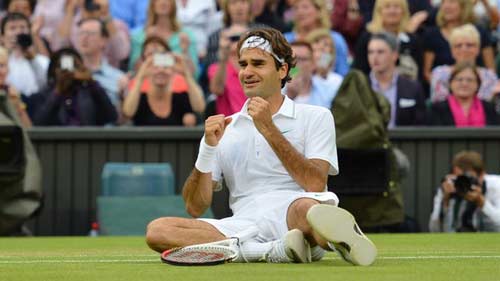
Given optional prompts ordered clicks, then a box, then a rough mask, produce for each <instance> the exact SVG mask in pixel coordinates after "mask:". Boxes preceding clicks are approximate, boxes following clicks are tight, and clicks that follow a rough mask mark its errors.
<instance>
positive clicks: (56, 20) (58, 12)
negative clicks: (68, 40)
mask: <svg viewBox="0 0 500 281" xmlns="http://www.w3.org/2000/svg"><path fill="white" fill-rule="evenodd" d="M65 5H66V0H38V1H37V4H36V6H35V11H34V12H33V21H40V22H41V23H42V28H41V29H40V36H41V37H42V38H43V39H44V40H46V41H47V43H48V45H49V49H50V50H53V51H55V50H56V49H54V47H57V46H56V45H55V44H57V43H58V39H57V38H56V37H57V36H59V35H58V33H57V32H58V28H59V25H60V24H61V22H62V21H63V19H64V10H65Z"/></svg>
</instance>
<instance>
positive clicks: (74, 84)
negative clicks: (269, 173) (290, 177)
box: [0, 0, 500, 128]
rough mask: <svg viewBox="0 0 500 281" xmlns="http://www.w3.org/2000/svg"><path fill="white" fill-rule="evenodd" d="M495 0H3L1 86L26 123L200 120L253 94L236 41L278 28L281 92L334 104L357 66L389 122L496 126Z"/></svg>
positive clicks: (499, 101)
mask: <svg viewBox="0 0 500 281" xmlns="http://www.w3.org/2000/svg"><path fill="white" fill-rule="evenodd" d="M497 2H498V1H496V0H476V1H471V0H206V1H199V0H149V1H147V0H143V1H131V0H127V1H125V0H38V1H35V0H3V1H0V5H1V7H2V12H1V14H0V19H1V25H0V43H1V47H0V84H1V87H2V89H3V90H5V91H6V92H7V93H8V96H9V98H10V100H11V102H12V103H13V105H14V106H15V108H16V109H17V112H18V113H19V116H20V118H21V120H23V124H24V125H25V126H26V127H29V126H94V125H97V126H104V125H105V126H124V125H132V126H148V125H150V126H151V125H153V126H164V125H177V126H195V125H197V124H201V123H202V120H204V118H206V117H207V116H208V115H211V114H224V115H231V114H233V113H235V112H237V111H239V110H240V109H241V106H242V105H243V103H244V102H245V100H246V97H245V95H244V93H243V90H242V88H241V85H240V84H239V79H238V68H239V66H238V50H237V42H238V40H239V37H240V35H241V34H243V33H245V32H247V31H248V30H250V29H252V28H255V27H263V26H270V27H273V28H276V29H278V30H280V31H281V32H283V34H284V35H285V38H286V39H287V40H288V41H289V42H290V43H291V44H292V46H293V51H294V54H295V56H296V58H297V66H296V67H295V68H294V69H292V70H291V71H290V74H291V76H292V77H293V79H292V81H291V82H290V83H287V84H286V86H285V87H284V88H283V94H285V95H288V96H289V97H290V98H292V99H294V100H295V101H296V102H300V103H309V104H315V105H319V106H323V107H327V108H331V107H332V103H334V102H335V97H336V95H337V91H338V89H339V88H341V84H342V83H343V77H344V76H345V75H346V74H347V73H349V71H351V70H352V69H358V70H360V71H362V72H363V73H365V74H366V77H367V79H368V81H369V82H370V85H371V87H372V88H373V89H374V90H375V91H377V92H379V93H380V94H382V95H384V96H385V97H386V98H387V99H388V101H389V102H390V104H391V120H390V122H389V127H390V128H392V127H398V126H425V125H430V126H433V125H437V126H455V127H467V126H474V127H483V126H489V125H498V124H499V123H500V121H499V117H498V116H499V114H500V95H498V93H500V83H499V80H498V76H499V74H500V73H499V70H500V65H499V64H500V52H499V51H500V47H499V46H500V44H498V42H497V41H498V39H497V37H498V35H497V34H498V32H499V31H500V25H499V21H500V19H499V18H500V17H499V12H500V6H497V4H498V3H497Z"/></svg>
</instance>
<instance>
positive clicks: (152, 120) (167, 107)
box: [122, 37, 205, 126]
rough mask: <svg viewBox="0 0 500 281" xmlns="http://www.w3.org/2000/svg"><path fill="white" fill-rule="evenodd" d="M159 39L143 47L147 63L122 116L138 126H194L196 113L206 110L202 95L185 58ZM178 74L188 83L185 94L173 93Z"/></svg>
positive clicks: (147, 41)
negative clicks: (146, 83) (146, 84)
mask: <svg viewBox="0 0 500 281" xmlns="http://www.w3.org/2000/svg"><path fill="white" fill-rule="evenodd" d="M155 38H156V39H155ZM158 40H161V38H159V39H158V38H157V37H152V38H148V39H147V40H146V42H145V44H144V52H143V58H144V62H143V63H142V64H141V66H140V68H139V71H138V72H137V75H136V77H135V82H134V84H133V86H132V88H131V90H130V92H129V93H128V94H127V96H126V97H125V100H124V102H123V108H122V112H123V115H124V116H125V117H126V118H130V119H132V120H133V123H134V125H136V126H195V125H196V123H197V118H196V115H195V114H194V113H195V112H197V113H202V112H203V111H204V110H205V99H204V97H203V92H202V90H201V88H200V86H198V84H197V83H196V81H195V79H194V77H193V74H192V73H191V70H190V68H189V66H188V65H187V63H186V61H185V58H184V57H182V56H180V55H178V54H174V53H173V52H171V51H170V49H169V48H168V46H166V45H164V44H163V43H160V42H161V41H158ZM179 75H181V78H183V79H182V80H184V81H185V83H186V84H187V86H186V90H185V91H184V92H174V91H173V89H174V87H175V86H176V84H177V83H176V82H175V78H176V77H177V76H179ZM145 81H149V85H148V86H147V87H145V86H144V84H145V83H144V82H145Z"/></svg>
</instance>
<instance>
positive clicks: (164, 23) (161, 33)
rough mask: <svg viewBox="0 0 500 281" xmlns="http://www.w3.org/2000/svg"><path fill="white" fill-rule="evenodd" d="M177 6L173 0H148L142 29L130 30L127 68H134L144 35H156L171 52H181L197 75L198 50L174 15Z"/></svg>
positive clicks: (194, 40) (190, 33)
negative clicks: (145, 18)
mask: <svg viewBox="0 0 500 281" xmlns="http://www.w3.org/2000/svg"><path fill="white" fill-rule="evenodd" d="M176 13H177V6H176V2H175V0H150V1H149V7H148V18H147V22H146V25H145V26H144V28H143V29H137V30H135V31H134V32H132V35H131V41H132V42H131V44H132V46H131V47H132V49H131V52H130V60H129V68H130V69H131V70H133V69H135V68H136V63H137V60H138V59H139V58H140V56H141V52H142V46H143V44H144V41H145V39H146V37H148V36H158V37H160V38H163V39H164V40H165V41H166V42H167V43H168V45H169V47H170V49H171V50H172V52H174V53H177V54H181V55H183V56H184V57H185V58H186V59H187V63H188V65H189V67H190V68H191V69H192V71H194V73H195V74H194V75H195V77H198V76H197V75H198V69H197V67H198V51H197V48H196V37H195V36H194V35H193V33H192V32H191V31H189V30H187V29H184V28H182V27H181V25H180V24H179V22H178V21H177V17H176Z"/></svg>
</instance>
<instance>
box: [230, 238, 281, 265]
mask: <svg viewBox="0 0 500 281" xmlns="http://www.w3.org/2000/svg"><path fill="white" fill-rule="evenodd" d="M272 248H273V242H264V243H262V242H256V241H255V240H253V241H246V242H243V243H241V244H240V253H239V256H238V258H237V259H236V260H235V261H234V262H256V261H262V260H264V257H265V255H266V254H267V253H269V251H271V249H272ZM283 254H285V253H284V252H283Z"/></svg>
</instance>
